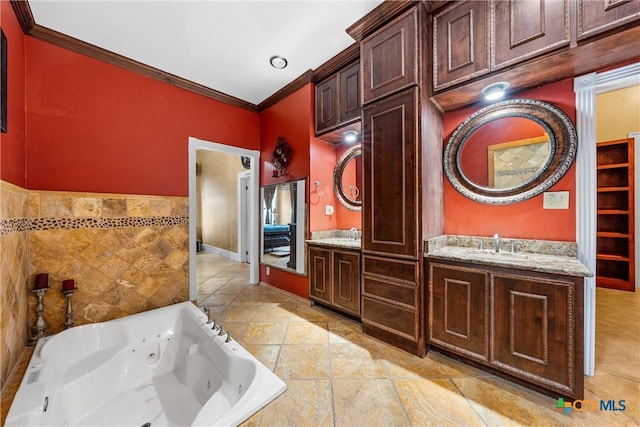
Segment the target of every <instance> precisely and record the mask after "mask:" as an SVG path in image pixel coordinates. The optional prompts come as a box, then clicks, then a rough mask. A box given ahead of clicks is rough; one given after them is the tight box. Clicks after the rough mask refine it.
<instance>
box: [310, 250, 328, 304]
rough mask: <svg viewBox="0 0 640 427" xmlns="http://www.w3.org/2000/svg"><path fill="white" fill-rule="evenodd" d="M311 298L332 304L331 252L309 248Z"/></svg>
mask: <svg viewBox="0 0 640 427" xmlns="http://www.w3.org/2000/svg"><path fill="white" fill-rule="evenodd" d="M309 270H310V271H309V296H311V297H312V298H315V299H318V300H321V301H323V302H326V303H331V251H330V250H327V249H322V248H318V247H311V246H310V247H309Z"/></svg>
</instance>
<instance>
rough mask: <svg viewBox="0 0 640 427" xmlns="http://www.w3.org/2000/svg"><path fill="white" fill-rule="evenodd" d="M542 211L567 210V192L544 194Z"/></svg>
mask: <svg viewBox="0 0 640 427" xmlns="http://www.w3.org/2000/svg"><path fill="white" fill-rule="evenodd" d="M542 207H543V208H544V209H569V192H568V191H549V192H546V193H544V202H543V205H542Z"/></svg>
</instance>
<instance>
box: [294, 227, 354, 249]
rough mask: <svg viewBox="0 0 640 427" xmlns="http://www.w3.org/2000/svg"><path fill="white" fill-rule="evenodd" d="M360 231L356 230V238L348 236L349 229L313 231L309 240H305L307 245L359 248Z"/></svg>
mask: <svg viewBox="0 0 640 427" xmlns="http://www.w3.org/2000/svg"><path fill="white" fill-rule="evenodd" d="M360 233H361V232H360V231H358V240H354V239H353V237H349V230H323V231H314V232H312V233H311V240H306V241H305V242H306V243H307V244H309V245H318V246H327V247H333V248H345V249H358V250H359V249H360V248H361V247H362V241H361V240H360V237H361V234H360Z"/></svg>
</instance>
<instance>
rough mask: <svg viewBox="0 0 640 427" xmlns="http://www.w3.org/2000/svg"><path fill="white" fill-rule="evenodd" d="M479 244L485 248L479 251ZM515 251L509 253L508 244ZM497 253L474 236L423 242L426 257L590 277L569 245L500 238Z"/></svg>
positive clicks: (488, 241)
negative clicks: (512, 246)
mask: <svg viewBox="0 0 640 427" xmlns="http://www.w3.org/2000/svg"><path fill="white" fill-rule="evenodd" d="M480 242H482V246H483V247H484V249H480ZM512 242H513V245H514V247H515V249H516V252H515V253H512V252H511V244H512ZM500 243H501V244H500V252H496V251H495V247H494V246H493V245H494V239H493V238H491V237H475V236H439V237H435V238H433V239H429V240H427V241H425V254H424V255H425V257H427V258H431V259H443V260H452V261H462V262H471V263H475V264H483V265H491V266H496V267H506V268H515V269H518V270H527V271H537V272H541V273H553V274H562V275H567V276H581V277H592V276H593V273H592V272H591V271H590V270H589V269H588V268H587V267H586V266H585V265H584V264H582V263H581V262H580V261H579V260H578V258H577V257H576V254H577V245H576V244H575V243H572V242H556V241H550V240H525V239H503V238H500Z"/></svg>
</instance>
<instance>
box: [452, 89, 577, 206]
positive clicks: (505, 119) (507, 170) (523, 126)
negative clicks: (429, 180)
mask: <svg viewBox="0 0 640 427" xmlns="http://www.w3.org/2000/svg"><path fill="white" fill-rule="evenodd" d="M576 149H577V136H576V131H575V128H574V126H573V123H572V122H571V120H570V119H569V118H568V117H567V116H566V114H565V113H564V112H562V111H561V110H560V109H558V108H556V107H554V106H553V105H551V104H548V103H545V102H542V101H537V100H533V99H513V100H509V101H503V102H499V103H496V104H493V105H490V106H488V107H485V108H483V109H481V110H479V111H477V112H476V113H474V114H473V115H471V116H470V117H469V118H467V119H466V120H465V121H464V122H462V123H461V124H460V126H458V127H457V128H456V130H455V131H454V132H453V134H452V135H451V138H450V139H449V142H448V144H447V146H446V148H445V152H444V170H445V174H446V176H447V178H448V179H449V182H451V185H453V187H454V188H455V189H456V190H458V191H459V192H460V193H461V194H463V195H464V196H466V197H468V198H470V199H472V200H475V201H478V202H482V203H488V204H508V203H515V202H519V201H523V200H526V199H529V198H531V197H534V196H536V195H538V194H540V193H542V192H544V191H545V190H547V189H548V188H549V187H551V186H552V185H553V184H555V183H556V182H558V180H559V179H560V178H562V176H563V175H564V174H565V173H566V172H567V170H568V169H569V167H570V166H571V163H572V162H573V160H574V159H575V155H576Z"/></svg>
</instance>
